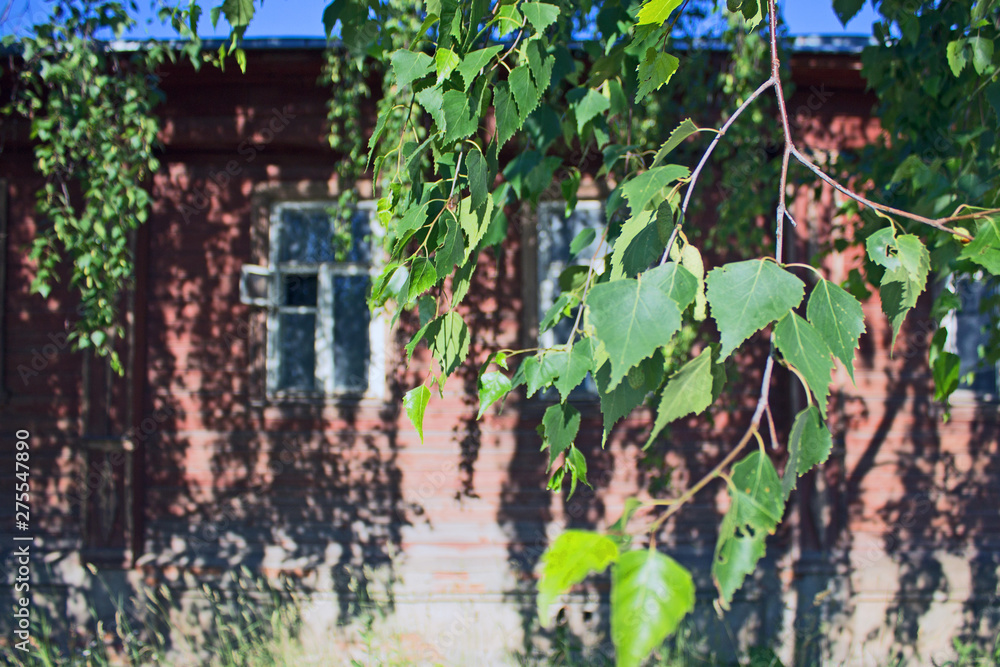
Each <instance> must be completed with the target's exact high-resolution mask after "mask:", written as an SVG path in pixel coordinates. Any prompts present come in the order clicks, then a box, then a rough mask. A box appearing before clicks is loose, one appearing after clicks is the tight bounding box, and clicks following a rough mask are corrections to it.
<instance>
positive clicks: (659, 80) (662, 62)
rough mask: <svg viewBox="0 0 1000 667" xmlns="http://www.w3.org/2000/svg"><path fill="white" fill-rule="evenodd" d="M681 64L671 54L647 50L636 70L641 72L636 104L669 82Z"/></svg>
mask: <svg viewBox="0 0 1000 667" xmlns="http://www.w3.org/2000/svg"><path fill="white" fill-rule="evenodd" d="M679 64H680V61H679V60H678V59H677V58H675V57H674V56H672V55H670V54H669V53H663V52H662V51H657V50H656V49H654V48H653V47H649V48H648V49H646V57H645V58H644V59H643V60H642V62H640V63H639V66H638V67H637V68H636V69H637V71H638V72H639V89H638V90H637V91H636V93H635V102H636V104H638V103H639V100H641V99H642V98H644V97H646V95H649V94H650V93H651V92H653V91H654V90H659V89H660V87H661V86H663V85H664V84H666V83H667V82H669V81H670V78H671V77H672V76H673V75H674V72H676V71H677V66H678V65H679Z"/></svg>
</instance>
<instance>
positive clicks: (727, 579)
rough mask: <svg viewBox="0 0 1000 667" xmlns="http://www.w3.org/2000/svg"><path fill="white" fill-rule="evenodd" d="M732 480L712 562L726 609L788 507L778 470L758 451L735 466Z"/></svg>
mask: <svg viewBox="0 0 1000 667" xmlns="http://www.w3.org/2000/svg"><path fill="white" fill-rule="evenodd" d="M731 480H732V481H731V484H730V485H729V497H730V501H731V504H730V506H729V511H727V512H726V516H725V517H724V518H723V520H722V525H721V526H720V528H719V540H718V542H716V546H715V558H714V560H713V561H712V578H713V579H715V584H716V587H717V588H718V589H719V597H720V604H721V605H722V607H723V608H724V609H728V608H729V604H730V602H732V599H733V594H734V593H735V592H736V590H737V589H739V587H740V586H742V585H743V579H744V578H745V577H746V575H748V574H751V573H752V572H753V571H754V570H755V569H756V567H757V561H758V560H760V559H761V558H763V556H764V550H765V541H766V539H767V533H773V532H774V529H775V527H776V526H777V525H778V522H779V521H780V520H781V515H782V514H783V513H784V510H785V499H784V495H783V491H782V485H781V480H780V479H779V478H778V473H777V471H776V470H775V469H774V464H773V463H771V460H770V459H769V458H767V457H766V456H764V455H762V454H761V453H760V452H759V451H756V452H752V453H751V454H749V455H748V456H747V457H746V458H744V459H743V460H742V461H740V462H739V463H737V464H736V465H735V466H733V472H732V475H731Z"/></svg>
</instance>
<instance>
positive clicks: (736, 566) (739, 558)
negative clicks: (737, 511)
mask: <svg viewBox="0 0 1000 667" xmlns="http://www.w3.org/2000/svg"><path fill="white" fill-rule="evenodd" d="M766 544H767V534H766V533H765V532H764V531H762V530H753V529H751V528H747V527H746V526H740V525H738V524H737V523H736V520H735V518H734V517H733V514H732V511H731V510H730V512H727V513H726V516H725V517H723V519H722V525H720V526H719V539H718V541H717V542H716V544H715V558H714V559H713V561H712V579H714V580H715V586H716V588H718V589H719V603H720V606H721V607H722V608H723V609H729V605H730V603H731V602H732V600H733V595H734V594H735V593H736V591H737V590H739V588H740V586H742V585H743V580H744V579H745V578H746V577H747V575H749V574H753V572H754V571H755V570H756V569H757V561H759V560H760V559H761V558H763V557H764V553H765V551H766Z"/></svg>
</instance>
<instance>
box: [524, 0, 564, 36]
mask: <svg viewBox="0 0 1000 667" xmlns="http://www.w3.org/2000/svg"><path fill="white" fill-rule="evenodd" d="M521 13H522V14H524V18H526V19H528V23H530V24H531V27H532V28H534V29H535V31H536V32H542V31H543V30H545V29H546V28H548V27H549V26H550V25H552V24H553V23H555V21H556V19H558V18H559V8H558V7H557V6H555V5H550V4H548V3H545V2H522V3H521Z"/></svg>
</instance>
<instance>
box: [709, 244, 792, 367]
mask: <svg viewBox="0 0 1000 667" xmlns="http://www.w3.org/2000/svg"><path fill="white" fill-rule="evenodd" d="M705 282H706V284H707V286H708V292H707V295H706V296H707V298H708V303H709V305H710V306H711V307H712V317H713V318H715V322H716V324H718V327H719V331H720V332H721V334H722V349H721V351H720V359H723V360H724V359H726V358H727V357H728V356H729V355H730V354H732V352H733V350H735V349H736V348H737V347H739V346H740V344H742V343H743V341H745V340H746V339H747V338H749V337H750V336H752V335H753V334H754V333H755V332H757V331H760V330H761V329H763V328H764V327H766V326H767V325H768V324H770V323H771V322H773V321H775V320H777V319H778V318H780V317H783V316H784V315H785V314H786V313H787V312H788V311H790V310H791V309H793V308H795V307H796V306H798V305H799V303H801V302H802V296H803V295H804V294H805V284H804V283H803V282H802V281H801V280H799V279H798V278H796V277H795V276H793V275H792V274H791V273H789V272H788V271H785V270H784V269H782V268H781V267H780V266H778V265H777V264H775V263H774V262H770V261H764V260H759V259H751V260H748V261H745V262H734V263H732V264H726V265H725V266H723V267H720V268H717V269H712V270H711V271H710V272H709V273H708V278H707V279H706V281H705Z"/></svg>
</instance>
